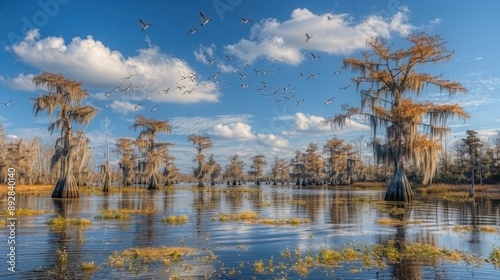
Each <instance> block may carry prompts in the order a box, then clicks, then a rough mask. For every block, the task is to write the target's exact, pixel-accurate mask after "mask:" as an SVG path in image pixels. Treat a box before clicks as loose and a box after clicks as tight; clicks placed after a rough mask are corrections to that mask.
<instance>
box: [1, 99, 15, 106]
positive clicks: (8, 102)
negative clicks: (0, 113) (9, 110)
mask: <svg viewBox="0 0 500 280" xmlns="http://www.w3.org/2000/svg"><path fill="white" fill-rule="evenodd" d="M11 101H12V99H11V100H9V101H7V102H2V103H0V104H3V105H5V106H7V107H9V105H10V102H11Z"/></svg>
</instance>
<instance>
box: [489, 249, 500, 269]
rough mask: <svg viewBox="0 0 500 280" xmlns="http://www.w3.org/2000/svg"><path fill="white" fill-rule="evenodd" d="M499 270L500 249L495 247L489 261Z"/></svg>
mask: <svg viewBox="0 0 500 280" xmlns="http://www.w3.org/2000/svg"><path fill="white" fill-rule="evenodd" d="M488 260H489V261H490V262H491V263H492V264H493V265H494V266H496V267H497V268H499V267H500V248H498V247H495V246H493V249H492V250H491V253H490V257H489V259H488Z"/></svg>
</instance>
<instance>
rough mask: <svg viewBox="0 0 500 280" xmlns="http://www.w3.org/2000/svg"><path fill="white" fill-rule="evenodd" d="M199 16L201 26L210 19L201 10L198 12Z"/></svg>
mask: <svg viewBox="0 0 500 280" xmlns="http://www.w3.org/2000/svg"><path fill="white" fill-rule="evenodd" d="M200 16H201V26H203V25H205V24H207V23H208V22H209V21H211V20H212V19H211V18H207V17H205V15H204V14H203V13H202V12H200Z"/></svg>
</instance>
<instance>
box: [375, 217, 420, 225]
mask: <svg viewBox="0 0 500 280" xmlns="http://www.w3.org/2000/svg"><path fill="white" fill-rule="evenodd" d="M375 223H377V224H379V225H384V226H406V225H409V224H422V223H424V221H422V220H409V221H406V220H399V219H389V218H382V219H378V220H376V221H375Z"/></svg>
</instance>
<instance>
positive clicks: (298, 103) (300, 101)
mask: <svg viewBox="0 0 500 280" xmlns="http://www.w3.org/2000/svg"><path fill="white" fill-rule="evenodd" d="M304 100H305V99H304V98H302V100H299V101H297V104H296V105H300V104H301V103H302V101H304Z"/></svg>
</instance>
